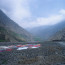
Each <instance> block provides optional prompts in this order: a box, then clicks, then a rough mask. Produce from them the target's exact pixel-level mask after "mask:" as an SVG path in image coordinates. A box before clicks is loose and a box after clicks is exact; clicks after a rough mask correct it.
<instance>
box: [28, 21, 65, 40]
mask: <svg viewBox="0 0 65 65" xmlns="http://www.w3.org/2000/svg"><path fill="white" fill-rule="evenodd" d="M63 28H65V21H62V22H60V23H58V24H55V25H53V26H40V27H37V28H34V29H30V30H29V32H31V33H32V34H33V35H35V36H37V37H40V38H41V39H43V40H48V39H49V38H50V37H51V36H52V35H54V34H55V33H56V32H58V31H60V30H62V29H63ZM31 30H32V31H31Z"/></svg>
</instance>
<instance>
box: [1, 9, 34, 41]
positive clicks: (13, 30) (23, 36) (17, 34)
mask: <svg viewBox="0 0 65 65" xmlns="http://www.w3.org/2000/svg"><path fill="white" fill-rule="evenodd" d="M32 40H33V37H32V35H31V34H30V33H29V32H27V31H26V30H24V29H23V28H22V27H20V26H19V25H18V24H17V23H15V22H14V21H13V20H11V19H10V18H9V17H8V16H7V15H6V14H5V13H3V12H2V11H1V10H0V41H7V42H16V41H18V42H20V41H32Z"/></svg>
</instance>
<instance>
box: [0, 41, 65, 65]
mask: <svg viewBox="0 0 65 65" xmlns="http://www.w3.org/2000/svg"><path fill="white" fill-rule="evenodd" d="M34 43H36V44H41V47H39V48H35V49H27V50H20V51H18V50H13V51H7V52H6V51H5V52H1V53H0V65H65V46H64V45H62V44H60V43H58V42H33V43H32V44H34ZM15 44H29V43H6V42H5V43H0V46H1V45H15Z"/></svg>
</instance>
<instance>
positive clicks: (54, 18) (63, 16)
mask: <svg viewBox="0 0 65 65" xmlns="http://www.w3.org/2000/svg"><path fill="white" fill-rule="evenodd" d="M62 20H65V10H64V9H62V10H60V11H59V12H58V14H56V15H51V16H49V17H46V18H45V17H39V18H36V20H34V21H32V22H29V23H28V25H27V26H26V27H30V28H32V27H38V26H43V25H54V24H57V23H59V22H61V21H62ZM26 24H27V22H25V23H23V25H24V26H25V25H26Z"/></svg>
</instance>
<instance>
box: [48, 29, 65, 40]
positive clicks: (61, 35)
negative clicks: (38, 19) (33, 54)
mask: <svg viewBox="0 0 65 65" xmlns="http://www.w3.org/2000/svg"><path fill="white" fill-rule="evenodd" d="M49 40H50V41H65V28H64V29H62V30H60V31H58V32H56V33H55V34H54V35H53V36H51V37H50V39H49Z"/></svg>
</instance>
